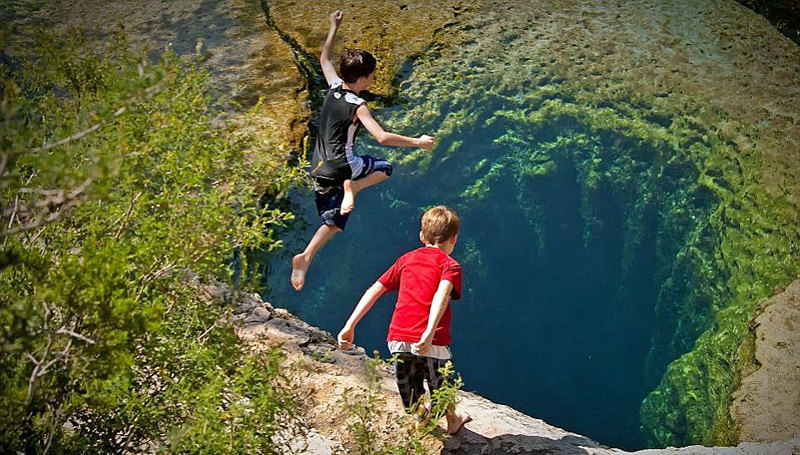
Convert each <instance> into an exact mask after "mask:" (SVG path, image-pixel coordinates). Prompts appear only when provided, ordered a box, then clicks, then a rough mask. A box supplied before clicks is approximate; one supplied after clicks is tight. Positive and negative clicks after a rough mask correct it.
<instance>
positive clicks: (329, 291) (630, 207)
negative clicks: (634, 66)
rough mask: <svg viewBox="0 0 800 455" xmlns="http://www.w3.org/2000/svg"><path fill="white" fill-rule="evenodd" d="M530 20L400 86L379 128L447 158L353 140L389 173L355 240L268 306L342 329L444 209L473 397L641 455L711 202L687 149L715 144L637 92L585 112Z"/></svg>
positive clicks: (284, 273)
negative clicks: (679, 265) (659, 316)
mask: <svg viewBox="0 0 800 455" xmlns="http://www.w3.org/2000/svg"><path fill="white" fill-rule="evenodd" d="M526 14H529V16H526ZM532 14H533V13H524V12H519V14H517V15H516V16H515V17H516V18H517V20H516V21H507V22H505V23H503V27H504V28H505V31H504V32H502V33H501V32H498V33H487V34H481V33H476V34H475V36H482V37H483V38H482V39H483V40H482V41H479V40H473V41H471V42H469V43H466V44H465V45H464V46H463V47H462V48H459V49H457V50H455V51H452V52H450V53H445V54H444V55H438V56H433V57H431V58H429V59H424V58H423V59H421V60H420V61H419V62H418V65H417V67H415V69H414V71H413V72H412V73H411V74H410V75H409V76H408V78H407V79H406V80H405V81H404V82H403V83H402V84H401V89H402V96H403V97H404V98H405V99H404V101H405V103H401V104H399V105H397V106H394V107H392V108H386V109H383V110H381V111H380V112H379V113H378V114H377V116H378V118H379V120H380V121H381V122H382V123H383V124H384V126H386V127H387V129H390V130H393V131H398V132H401V133H403V134H409V135H418V134H421V133H434V134H435V135H436V137H437V147H436V150H435V151H434V153H433V154H427V153H426V152H421V151H412V150H408V149H406V150H399V149H388V148H382V147H378V146H377V145H376V144H375V143H374V142H373V141H371V140H370V139H369V138H366V137H362V138H360V139H359V142H358V145H357V147H358V152H359V153H369V154H372V155H375V156H384V157H388V158H390V160H391V161H392V162H393V163H394V164H395V175H394V176H393V177H392V179H391V180H389V181H388V182H385V183H382V184H380V185H379V186H377V187H375V188H371V189H368V190H366V191H365V192H364V193H362V194H361V195H359V198H358V201H357V208H356V211H355V213H354V214H353V215H352V216H351V219H350V222H349V224H348V227H347V231H346V232H345V233H344V234H341V235H338V236H337V237H334V238H333V239H332V240H331V242H330V243H329V244H328V246H326V247H325V248H324V249H323V250H322V251H321V252H320V253H319V255H318V256H317V258H316V259H315V262H314V263H313V264H312V266H311V269H310V271H309V275H308V278H307V282H306V286H305V288H304V289H303V291H302V292H301V293H295V292H294V291H292V290H291V289H290V286H289V281H288V277H289V270H290V268H289V267H288V261H284V262H283V263H281V264H273V267H272V274H271V275H270V277H269V279H268V284H269V287H270V288H271V289H272V290H273V293H272V294H271V295H270V296H269V298H270V300H271V301H272V302H273V303H274V304H276V305H279V306H284V307H286V308H288V309H290V310H291V311H292V312H294V313H295V314H297V315H298V316H300V317H301V318H303V319H305V320H306V321H308V322H309V323H311V324H314V325H317V326H319V327H322V328H324V329H326V330H329V331H331V332H332V333H334V334H335V333H337V332H338V331H339V329H340V328H341V326H342V324H343V323H344V322H345V320H346V318H347V316H348V315H349V314H350V312H351V310H352V308H353V307H354V306H355V304H356V302H357V301H358V299H359V297H360V296H361V293H363V291H364V290H365V289H366V288H367V287H368V286H369V285H371V284H372V283H373V282H374V281H375V279H376V278H377V277H378V276H379V275H380V274H381V273H382V272H383V271H384V270H385V269H386V268H387V267H389V266H390V265H391V263H392V262H393V261H394V260H395V259H396V258H397V257H398V256H400V255H401V254H403V253H404V252H406V251H408V250H410V249H413V248H416V247H417V246H419V241H418V239H417V233H418V231H419V217H420V215H421V213H422V212H423V210H424V208H426V207H429V206H432V205H437V204H447V205H450V206H452V207H454V208H455V209H456V210H457V211H458V212H459V214H460V215H461V218H462V232H461V235H460V238H459V244H458V245H457V246H456V250H455V252H454V253H453V257H454V258H455V259H456V260H458V261H459V262H460V263H461V264H462V265H463V266H464V296H463V299H462V300H460V301H458V302H454V303H453V330H452V333H453V340H454V341H453V344H452V348H453V352H454V355H455V362H456V366H457V369H458V370H459V371H460V372H461V374H462V375H463V377H464V380H465V389H466V390H471V391H475V392H477V393H479V394H481V395H483V396H486V397H487V398H489V399H492V400H494V401H497V402H501V403H505V404H509V405H511V406H513V407H515V408H517V409H519V410H521V411H523V412H525V413H527V414H530V415H532V416H535V417H537V418H541V419H544V420H546V421H547V422H548V423H551V424H553V425H556V426H560V427H563V428H566V429H568V430H570V431H574V432H578V433H581V434H584V435H587V436H589V437H591V438H593V439H596V440H598V441H599V442H601V443H604V444H607V445H610V446H615V447H620V448H625V449H636V448H641V447H642V446H643V445H644V444H645V442H644V440H643V438H642V435H641V433H640V429H639V428H640V421H639V406H640V404H641V402H642V399H643V398H644V397H645V395H646V394H647V393H648V392H649V391H650V390H652V389H653V388H654V387H655V385H657V381H658V379H659V378H660V377H661V375H662V374H663V370H664V368H665V366H666V364H667V363H668V362H669V361H671V360H673V359H674V358H675V357H676V355H678V354H680V353H681V352H680V350H681V349H685V347H677V348H676V347H674V346H671V345H670V346H668V347H667V348H663V346H665V345H666V343H663V342H662V341H661V340H663V339H670V336H672V335H671V334H674V333H675V331H674V327H675V326H676V325H677V324H678V317H677V316H670V315H667V316H669V317H665V318H663V320H656V319H655V316H654V314H655V308H657V307H659V305H662V308H664V305H668V304H671V303H672V302H671V300H670V301H667V300H669V299H675V300H678V301H680V300H682V299H683V298H684V297H685V294H686V292H689V290H688V288H689V286H688V285H686V283H687V282H688V278H687V276H685V275H682V274H681V273H683V272H682V271H677V272H676V271H675V270H673V263H674V258H675V257H676V255H677V254H678V253H679V252H680V251H682V250H683V249H685V248H686V247H687V245H693V242H700V240H698V236H697V235H696V234H693V233H695V232H696V231H697V228H698V226H699V225H700V223H702V220H704V219H707V218H708V214H709V212H710V210H712V209H713V207H714V206H715V204H716V203H717V201H716V200H715V198H714V196H713V195H711V194H709V192H708V191H704V190H703V188H701V187H700V186H698V184H697V181H698V171H697V168H696V167H695V166H693V165H692V164H691V162H690V158H691V157H689V156H687V155H686V154H684V152H682V151H684V150H689V149H691V150H699V149H702V150H707V149H710V146H708V144H706V143H705V142H704V141H705V139H704V137H703V131H694V130H686V129H683V130H681V129H679V128H673V127H671V125H672V123H673V119H672V118H671V117H670V115H669V114H668V113H665V112H662V111H660V110H659V109H657V108H652V107H651V106H645V107H644V108H643V109H645V110H647V111H648V112H646V113H645V115H642V113H641V112H636V111H635V110H631V109H630V106H631V103H633V104H635V103H641V101H640V100H637V99H635V96H636V95H635V94H634V93H631V92H625V91H624V90H622V91H615V92H614V93H615V95H614V97H615V98H614V99H608V96H607V95H608V94H607V93H606V94H605V95H603V94H600V95H598V98H597V99H593V100H590V101H587V100H586V98H585V97H586V96H588V95H586V93H585V92H582V91H581V90H582V89H585V86H580V84H577V85H576V84H575V83H574V81H570V80H565V79H563V78H560V77H558V74H557V71H556V70H555V69H554V68H555V66H548V65H544V64H543V63H542V60H539V59H532V58H530V54H531V52H532V51H533V50H534V49H536V46H539V45H540V44H539V43H540V39H539V33H540V30H538V29H537V28H536V27H535V26H532V25H530V24H531V22H528V20H529V19H530V17H531V16H530V15H532ZM487 24H488V25H487ZM491 24H495V23H494V22H492V20H491V18H487V19H486V24H484V26H485V27H492V26H494V25H491ZM509 30H511V31H512V32H509ZM498 37H499V38H498ZM509 40H511V41H516V46H515V47H513V48H510V47H509V46H508V41H509ZM587 52H588V51H587ZM553 59H555V57H553ZM548 61H549V60H548ZM512 68H513V70H512ZM576 87H578V88H576ZM581 87H582V88H581ZM581 97H584V98H581ZM604 97H606V98H604ZM692 145H694V148H692ZM298 200H300V201H304V202H303V204H304V207H305V208H306V210H307V212H306V213H305V217H306V219H307V220H308V222H309V227H308V229H307V231H306V232H305V233H303V234H302V235H301V236H300V237H302V241H305V240H307V239H308V238H310V236H311V235H312V233H313V231H314V230H315V229H316V228H317V226H318V220H317V218H316V216H315V214H314V213H313V202H312V201H313V199H312V195H311V194H310V193H309V194H304V195H299V199H298ZM693 235H694V236H693ZM296 249H299V248H296ZM665 296H666V297H665ZM394 297H395V296H394V295H390V296H385V297H384V298H382V299H381V300H380V301H379V302H378V304H376V306H375V307H374V308H373V310H372V311H371V313H370V314H369V315H368V316H367V317H366V318H365V319H364V320H363V321H362V322H361V323H360V325H359V327H358V328H357V330H356V343H357V344H358V345H360V346H363V347H365V348H366V349H367V351H368V352H369V351H372V350H373V349H378V350H380V351H381V353H382V354H383V355H387V354H388V352H387V351H386V348H385V341H384V340H385V336H386V330H387V327H388V323H389V319H390V316H391V312H392V309H393V308H392V307H393V302H394V300H393V299H394ZM665 301H666V303H665ZM667 308H668V306H667ZM662 313H665V311H662ZM691 342H692V340H685V341H684V343H686V344H687V345H691ZM654 346H656V347H657V348H658V350H657V351H651V349H652V348H653V347H654ZM653 352H659V353H661V352H666V353H665V354H660V355H661V356H660V357H659V355H655V356H654V355H653ZM648 353H650V354H651V356H650V358H648ZM653 358H655V359H656V360H653Z"/></svg>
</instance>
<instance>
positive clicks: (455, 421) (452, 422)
mask: <svg viewBox="0 0 800 455" xmlns="http://www.w3.org/2000/svg"><path fill="white" fill-rule="evenodd" d="M424 359H425V360H427V362H426V370H427V371H426V372H425V373H426V374H425V376H426V380H427V381H428V390H430V391H431V396H433V391H434V390H436V389H438V388H440V387H441V386H442V385H443V384H444V382H445V379H446V378H445V377H444V375H443V374H442V373H441V372H440V371H439V370H440V369H441V368H442V367H443V366H444V365H445V363H446V362H448V360H440V359H434V358H431V357H424ZM445 419H446V420H447V434H451V435H452V434H456V433H458V431H459V430H460V429H461V427H463V426H464V424H465V423H467V422H471V421H472V417H470V416H469V414H465V413H458V412H456V403H455V402H452V403H450V404H449V405H448V406H447V411H446V413H445Z"/></svg>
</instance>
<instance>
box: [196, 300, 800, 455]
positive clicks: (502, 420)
mask: <svg viewBox="0 0 800 455" xmlns="http://www.w3.org/2000/svg"><path fill="white" fill-rule="evenodd" d="M200 288H201V289H202V290H203V292H205V293H207V294H208V295H210V296H212V297H216V298H219V299H222V300H224V301H225V302H226V303H227V304H229V305H231V306H233V307H234V310H233V316H232V317H233V320H234V321H236V322H237V323H238V324H239V327H240V335H241V337H242V338H243V339H244V340H245V341H246V342H248V343H250V344H251V346H252V347H253V349H256V350H258V349H265V348H268V347H272V346H281V347H282V349H284V350H285V351H286V352H287V356H288V358H287V364H286V365H287V368H288V374H289V376H291V377H292V378H293V379H292V380H293V383H294V384H295V385H296V389H295V393H296V396H297V397H298V398H300V402H301V412H302V419H304V421H305V424H306V432H305V435H304V436H303V437H302V438H300V439H298V440H296V441H295V442H294V447H295V448H296V449H297V450H298V451H299V452H300V453H308V454H319V455H328V454H334V453H352V451H353V450H354V449H353V446H352V444H351V436H350V435H349V434H348V430H347V423H348V416H347V413H346V409H343V406H344V404H343V403H342V402H341V401H340V399H339V396H340V394H341V392H342V391H344V390H347V389H351V390H352V389H353V388H356V389H359V388H363V387H364V385H365V383H366V379H365V377H364V372H365V365H366V361H367V360H368V357H367V356H366V354H365V353H364V350H363V349H357V350H355V352H353V353H350V352H345V351H341V350H338V349H336V346H335V340H334V338H333V336H332V335H331V334H330V333H328V332H325V331H323V330H320V329H318V328H316V327H312V326H310V325H308V324H306V323H305V322H303V321H302V320H300V319H298V318H296V317H295V316H293V315H292V314H290V313H289V312H287V311H286V310H282V309H276V308H274V307H273V306H272V305H270V304H269V303H267V302H263V301H262V300H261V298H260V297H259V296H258V295H257V294H247V293H242V292H237V291H232V290H231V289H230V288H228V287H227V286H224V285H219V284H215V285H203V286H200ZM379 372H380V375H381V377H382V386H383V387H382V393H381V396H380V397H378V399H377V400H376V406H379V407H381V412H380V417H379V420H380V422H379V425H378V426H376V427H375V431H376V432H377V433H379V434H392V433H399V432H398V429H399V428H401V427H402V426H403V425H409V424H410V422H409V421H408V420H405V421H404V420H403V418H404V415H405V414H404V411H403V409H402V406H401V404H400V403H399V402H400V400H399V398H398V397H397V393H396V389H395V385H394V381H393V378H392V375H391V372H390V371H388V369H381V370H379ZM458 406H459V408H460V409H461V410H462V411H465V412H467V413H469V414H470V415H471V416H472V417H473V421H472V422H469V423H467V424H466V426H465V427H464V428H463V429H462V431H461V432H460V433H459V434H458V435H456V436H453V437H451V438H448V439H445V440H444V441H443V442H442V441H440V440H439V439H435V438H430V439H431V440H430V441H426V447H428V449H429V453H442V454H451V455H472V454H474V455H493V454H497V455H501V454H503V455H505V454H548V455H615V454H619V455H622V454H628V453H631V452H625V451H623V450H619V449H614V448H609V447H605V446H603V445H601V444H598V443H597V442H595V441H593V440H591V439H589V438H587V437H585V436H581V435H579V434H575V433H572V432H569V431H566V430H563V429H560V428H557V427H554V426H552V425H549V424H547V423H546V422H544V421H542V420H539V419H536V418H534V417H530V416H527V415H525V414H522V413H521V412H519V411H516V410H514V409H513V408H511V407H509V406H505V405H502V404H497V403H493V402H491V401H489V400H487V399H485V398H483V397H481V396H479V395H476V394H474V393H468V392H460V393H459V394H458ZM587 412H590V411H587ZM633 453H635V454H637V455H671V454H676V455H677V454H683V455H771V454H774V455H788V454H794V455H796V454H800V438H796V439H793V440H789V441H785V442H777V443H774V442H773V443H766V444H757V443H745V444H741V445H739V446H737V447H701V446H692V447H684V448H667V449H651V450H642V451H638V452H633Z"/></svg>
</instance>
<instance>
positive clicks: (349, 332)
mask: <svg viewBox="0 0 800 455" xmlns="http://www.w3.org/2000/svg"><path fill="white" fill-rule="evenodd" d="M384 292H386V288H385V287H384V286H383V285H382V284H381V283H380V282H379V281H376V282H375V284H373V285H372V286H370V287H369V289H367V291H366V292H364V295H363V296H361V300H359V301H358V305H356V308H355V309H354V310H353V313H352V314H351V315H350V318H348V319H347V323H345V325H344V328H343V329H342V331H341V332H339V336H338V337H337V339H338V341H339V347H340V348H341V349H349V348H350V347H351V346H352V345H353V332H354V331H355V328H356V326H357V325H358V322H359V321H361V318H363V317H364V315H365V314H367V312H369V310H370V309H371V308H372V305H374V304H375V302H376V301H377V300H378V298H379V297H380V296H382V295H383V293H384Z"/></svg>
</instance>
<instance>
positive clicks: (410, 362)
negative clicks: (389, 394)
mask: <svg viewBox="0 0 800 455" xmlns="http://www.w3.org/2000/svg"><path fill="white" fill-rule="evenodd" d="M397 359H398V361H397V362H395V364H394V376H395V380H396V381H397V391H398V392H399V393H400V399H402V400H403V407H405V408H406V410H407V411H411V410H412V409H413V407H414V406H416V405H417V404H418V402H419V400H420V398H422V393H423V392H424V387H425V383H424V376H423V375H422V374H421V373H422V371H420V369H419V368H418V365H417V364H416V362H415V356H413V355H412V354H406V353H400V354H397Z"/></svg>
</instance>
